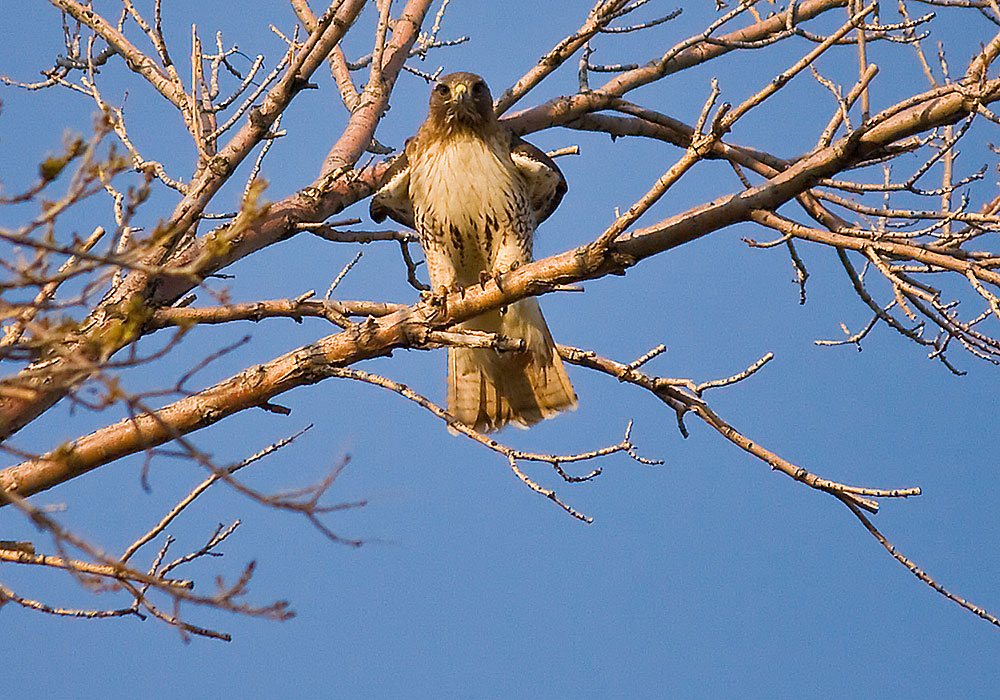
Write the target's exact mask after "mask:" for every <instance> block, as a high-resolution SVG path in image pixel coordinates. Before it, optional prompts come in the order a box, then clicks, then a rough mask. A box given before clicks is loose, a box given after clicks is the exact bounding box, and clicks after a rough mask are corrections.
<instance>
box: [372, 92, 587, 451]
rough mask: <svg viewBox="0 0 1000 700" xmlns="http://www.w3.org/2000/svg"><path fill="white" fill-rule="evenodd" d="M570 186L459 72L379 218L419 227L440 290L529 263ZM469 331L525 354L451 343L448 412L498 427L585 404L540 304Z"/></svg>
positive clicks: (472, 323) (392, 182)
mask: <svg viewBox="0 0 1000 700" xmlns="http://www.w3.org/2000/svg"><path fill="white" fill-rule="evenodd" d="M565 191H566V181H565V179H564V178H563V176H562V173H561V172H559V168H557V167H556V165H555V163H553V162H552V159H551V158H549V157H548V156H547V155H545V154H544V153H543V152H541V151H540V150H538V149H537V148H535V147H534V146H532V145H531V144H528V143H527V142H525V141H522V140H521V139H520V138H518V137H516V136H514V135H513V134H512V133H511V132H510V131H509V130H508V129H506V128H505V127H503V126H502V125H501V124H500V123H499V122H498V121H497V119H496V116H495V114H494V112H493V100H492V98H491V97H490V92H489V88H487V87H486V84H485V83H484V82H483V80H482V78H480V77H479V76H477V75H474V74H472V73H452V74H451V75H447V76H445V77H443V78H441V80H440V82H439V83H438V84H437V85H436V86H435V88H434V90H433V91H432V93H431V99H430V108H429V111H428V116H427V120H426V121H425V122H424V123H423V125H422V126H421V127H420V130H419V131H418V132H417V135H416V136H415V137H413V138H412V139H410V140H409V141H408V142H407V144H406V148H405V150H404V153H403V154H402V155H401V156H399V158H398V159H397V160H396V162H394V163H393V165H392V166H391V167H390V168H389V170H388V171H387V173H386V177H385V184H384V185H383V186H382V187H381V188H380V189H379V191H378V192H377V193H376V195H375V197H373V199H372V204H371V213H372V218H374V219H376V221H381V220H383V219H385V217H386V216H389V217H392V218H393V219H394V220H396V221H399V222H400V223H403V224H404V225H409V226H411V227H413V228H415V229H416V230H417V233H418V234H419V236H420V243H421V246H423V249H424V257H425V259H426V262H427V271H428V274H429V275H430V279H431V285H432V286H433V288H434V289H435V290H439V291H440V290H442V289H452V288H454V287H455V286H459V287H468V286H470V285H473V284H477V283H479V281H480V277H481V275H482V274H483V273H484V272H485V273H489V274H492V273H495V272H506V271H507V270H509V269H511V268H512V267H513V266H514V265H515V264H523V263H527V262H530V261H531V249H532V242H533V238H534V230H535V226H536V225H537V224H538V222H539V221H542V220H543V219H545V218H547V217H548V216H549V215H550V214H551V213H552V212H553V211H554V210H555V208H556V206H558V204H559V201H560V199H562V196H563V194H564V193H565ZM459 327H460V328H465V329H475V330H481V331H488V332H491V333H498V334H500V335H503V336H505V337H507V338H512V339H523V340H524V343H525V350H523V351H519V352H510V353H503V354H501V353H498V352H497V351H495V350H490V349H483V348H476V349H472V348H449V351H448V408H449V411H450V412H451V413H452V415H454V416H455V417H456V418H457V419H458V420H460V421H462V422H463V423H466V424H468V425H471V426H473V427H475V428H476V429H477V430H481V431H491V430H498V429H500V428H502V427H503V426H504V425H506V424H508V423H514V424H516V425H520V426H524V427H527V426H529V425H533V424H534V423H537V422H538V421H540V420H542V419H544V418H549V417H551V416H553V415H555V414H556V413H558V412H559V411H562V410H565V409H572V408H575V407H576V394H575V393H574V392H573V387H572V385H571V384H570V382H569V378H568V377H567V376H566V370H565V369H564V368H563V365H562V361H561V360H560V358H559V355H558V353H557V352H556V349H555V343H554V342H553V340H552V336H551V335H550V333H549V329H548V327H547V326H546V324H545V319H544V318H543V316H542V312H541V309H540V308H539V306H538V301H537V299H534V298H530V299H522V300H521V301H518V302H516V303H514V304H511V305H510V306H509V307H508V308H507V310H506V312H505V313H501V312H500V311H492V312H489V313H486V314H482V315H481V316H477V317H475V318H472V319H469V320H468V321H465V322H464V323H461V324H459Z"/></svg>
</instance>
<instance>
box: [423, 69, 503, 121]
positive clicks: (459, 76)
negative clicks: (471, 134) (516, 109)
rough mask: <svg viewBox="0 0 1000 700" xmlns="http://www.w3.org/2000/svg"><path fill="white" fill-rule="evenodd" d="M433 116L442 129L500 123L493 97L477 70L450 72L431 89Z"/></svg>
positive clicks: (431, 110)
mask: <svg viewBox="0 0 1000 700" xmlns="http://www.w3.org/2000/svg"><path fill="white" fill-rule="evenodd" d="M429 119H430V121H432V122H433V123H434V124H435V125H437V126H438V128H455V127H459V128H461V127H466V128H472V129H477V128H479V129H482V128H483V127H486V126H489V125H491V124H493V123H495V122H496V115H495V114H494V113H493V97H492V96H491V95H490V89H489V88H488V87H486V81H484V80H483V79H482V78H480V77H479V76H478V75H476V74H475V73H450V74H449V75H446V76H444V77H443V78H441V79H440V80H439V81H438V83H437V85H435V86H434V89H433V90H432V91H431V105H430V114H429Z"/></svg>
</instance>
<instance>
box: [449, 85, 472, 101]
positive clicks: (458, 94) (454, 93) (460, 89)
mask: <svg viewBox="0 0 1000 700" xmlns="http://www.w3.org/2000/svg"><path fill="white" fill-rule="evenodd" d="M469 97H470V95H469V87H468V86H467V85H465V84H464V83H458V84H457V85H455V86H454V87H452V89H451V99H452V101H454V102H456V103H463V102H468V101H469Z"/></svg>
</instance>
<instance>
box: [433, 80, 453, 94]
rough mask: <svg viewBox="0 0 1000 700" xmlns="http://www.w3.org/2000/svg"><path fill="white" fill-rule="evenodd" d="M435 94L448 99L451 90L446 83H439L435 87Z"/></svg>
mask: <svg viewBox="0 0 1000 700" xmlns="http://www.w3.org/2000/svg"><path fill="white" fill-rule="evenodd" d="M434 92H436V93H437V94H439V95H441V97H447V96H448V93H449V92H451V90H450V89H449V88H448V86H447V85H445V84H444V83H438V84H437V85H435V86H434Z"/></svg>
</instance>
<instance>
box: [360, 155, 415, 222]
mask: <svg viewBox="0 0 1000 700" xmlns="http://www.w3.org/2000/svg"><path fill="white" fill-rule="evenodd" d="M412 143H413V139H407V141H406V145H405V146H404V147H403V151H402V153H400V154H399V155H398V156H396V158H395V160H393V161H392V164H391V165H390V166H389V169H388V170H386V171H385V175H384V176H383V180H382V183H383V184H382V186H381V187H380V188H379V189H378V191H377V192H375V194H374V196H372V201H371V204H369V205H368V212H369V214H371V217H372V220H374V221H375V222H376V223H382V222H383V221H385V217H387V216H388V217H390V218H391V219H392V220H393V221H398V222H399V223H401V224H402V225H403V226H406V227H407V228H415V226H414V224H413V202H411V201H410V160H409V158H407V156H406V152H407V151H409V150H410V149H411V148H412Z"/></svg>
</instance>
